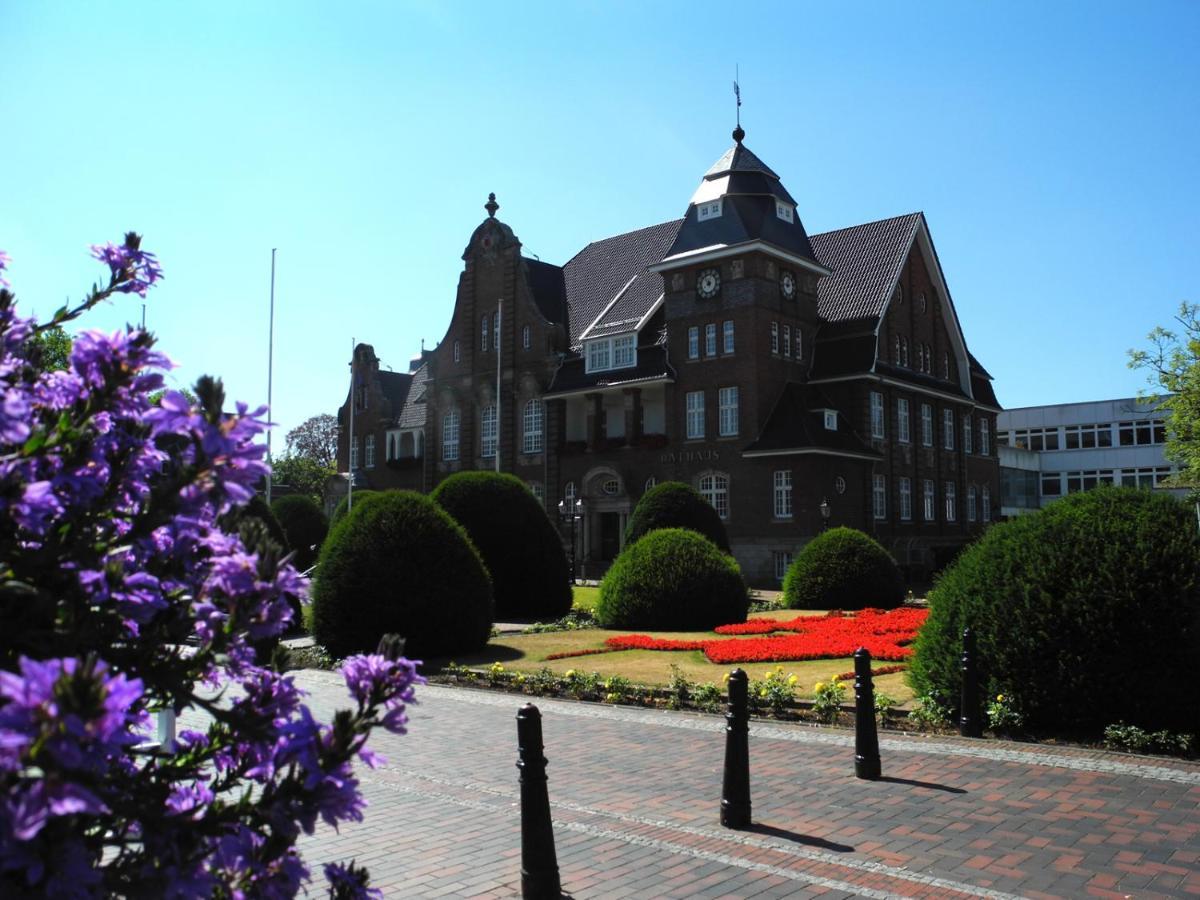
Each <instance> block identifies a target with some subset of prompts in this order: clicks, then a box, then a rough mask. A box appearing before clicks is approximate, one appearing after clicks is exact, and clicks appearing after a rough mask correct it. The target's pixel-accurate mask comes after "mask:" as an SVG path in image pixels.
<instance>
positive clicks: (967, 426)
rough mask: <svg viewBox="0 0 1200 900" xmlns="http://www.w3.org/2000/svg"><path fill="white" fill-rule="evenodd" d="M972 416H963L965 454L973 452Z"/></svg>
mask: <svg viewBox="0 0 1200 900" xmlns="http://www.w3.org/2000/svg"><path fill="white" fill-rule="evenodd" d="M971 431H972V428H971V414H970V413H967V414H966V415H965V416H963V453H970V452H971Z"/></svg>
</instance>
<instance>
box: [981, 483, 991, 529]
mask: <svg viewBox="0 0 1200 900" xmlns="http://www.w3.org/2000/svg"><path fill="white" fill-rule="evenodd" d="M980 519H981V520H982V521H984V522H990V521H992V491H991V489H990V488H989V487H988V486H987V485H986V484H985V485H984V486H983V515H982V516H980Z"/></svg>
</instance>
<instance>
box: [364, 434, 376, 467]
mask: <svg viewBox="0 0 1200 900" xmlns="http://www.w3.org/2000/svg"><path fill="white" fill-rule="evenodd" d="M366 455H367V468H368V469H373V468H375V435H373V434H368V435H367V454H366Z"/></svg>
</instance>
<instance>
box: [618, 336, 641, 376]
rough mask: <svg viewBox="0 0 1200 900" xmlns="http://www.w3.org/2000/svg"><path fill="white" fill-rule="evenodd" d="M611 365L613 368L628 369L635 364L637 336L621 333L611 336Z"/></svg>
mask: <svg viewBox="0 0 1200 900" xmlns="http://www.w3.org/2000/svg"><path fill="white" fill-rule="evenodd" d="M612 346H613V349H612V365H613V368H614V369H628V368H630V367H631V366H636V365H637V337H636V336H635V335H632V334H623V335H621V336H620V337H615V338H613V342H612Z"/></svg>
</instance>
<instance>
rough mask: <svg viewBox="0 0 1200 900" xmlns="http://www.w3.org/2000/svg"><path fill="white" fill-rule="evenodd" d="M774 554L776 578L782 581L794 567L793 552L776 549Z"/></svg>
mask: <svg viewBox="0 0 1200 900" xmlns="http://www.w3.org/2000/svg"><path fill="white" fill-rule="evenodd" d="M772 555H773V556H774V560H775V580H776V581H779V582H782V581H783V579H785V578H786V577H787V573H788V569H790V568H791V567H792V554H791V553H790V552H788V551H787V550H776V551H775V552H774V554H772Z"/></svg>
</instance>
